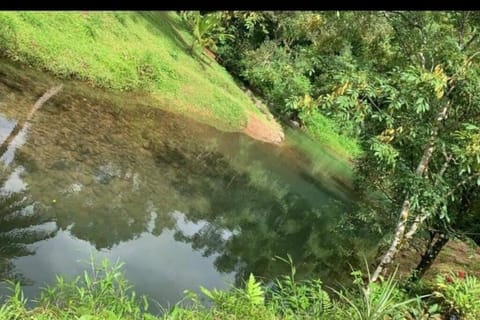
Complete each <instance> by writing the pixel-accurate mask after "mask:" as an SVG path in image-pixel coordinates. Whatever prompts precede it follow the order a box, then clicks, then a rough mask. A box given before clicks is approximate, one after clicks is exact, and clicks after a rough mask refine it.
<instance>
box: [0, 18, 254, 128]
mask: <svg viewBox="0 0 480 320" xmlns="http://www.w3.org/2000/svg"><path fill="white" fill-rule="evenodd" d="M190 43H191V36H190V35H189V33H188V32H187V31H186V29H185V27H184V24H183V22H182V21H181V19H180V17H179V16H178V15H177V14H175V13H173V12H0V50H1V51H2V53H3V54H4V55H6V56H7V57H8V58H11V59H14V60H18V61H21V62H23V63H27V64H30V65H33V66H36V67H40V68H42V69H44V70H47V71H50V72H53V73H54V74H55V75H57V76H60V77H64V78H71V77H73V78H78V79H81V80H85V81H88V82H90V83H92V84H94V85H96V86H99V87H104V88H108V89H117V90H147V91H149V92H151V93H152V95H153V96H154V97H156V98H158V100H159V101H160V102H162V103H160V104H161V105H162V107H166V108H168V109H170V110H172V111H176V112H181V113H185V114H187V115H190V116H194V117H195V118H196V119H197V120H200V121H202V122H207V123H210V124H213V125H214V126H216V127H217V128H219V129H222V130H228V131H238V130H240V129H242V128H243V127H245V125H246V122H247V113H248V112H255V113H256V114H258V115H259V116H260V117H263V115H262V114H261V113H260V112H258V110H257V109H256V107H255V106H254V104H253V102H252V101H251V100H250V98H248V96H246V95H245V94H244V93H243V92H242V91H241V90H240V89H239V88H238V86H237V85H236V84H235V83H234V81H233V79H232V77H231V76H230V75H229V74H228V73H227V72H226V71H225V70H224V69H223V68H222V67H221V66H219V65H218V64H217V63H215V62H213V60H209V58H207V57H206V56H205V57H204V56H202V55H199V54H196V55H194V56H192V55H190V54H189V52H188V47H189V44H190Z"/></svg>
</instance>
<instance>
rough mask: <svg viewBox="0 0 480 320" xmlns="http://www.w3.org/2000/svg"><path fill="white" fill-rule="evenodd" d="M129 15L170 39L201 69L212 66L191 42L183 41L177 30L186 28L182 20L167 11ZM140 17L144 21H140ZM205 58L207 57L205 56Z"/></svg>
mask: <svg viewBox="0 0 480 320" xmlns="http://www.w3.org/2000/svg"><path fill="white" fill-rule="evenodd" d="M131 17H132V20H133V21H135V22H143V23H146V25H147V26H148V27H149V29H150V30H151V31H152V32H153V33H156V34H160V35H162V36H166V37H168V38H170V39H172V40H173V42H174V43H175V45H176V46H177V47H178V48H180V49H181V50H182V51H183V52H184V53H186V54H188V55H190V56H191V57H193V58H194V59H195V60H196V61H197V62H199V63H200V66H201V67H202V69H203V70H205V67H210V68H211V67H212V66H211V62H206V61H205V59H204V58H203V57H202V54H199V53H198V52H197V51H196V50H191V43H188V42H187V41H185V39H184V37H183V36H182V35H181V33H180V32H179V31H178V30H179V29H187V26H186V25H185V24H184V23H183V22H182V21H176V20H175V19H173V18H172V17H171V15H169V14H168V12H165V11H160V12H159V11H141V12H138V13H134V14H132V15H131ZM140 19H143V20H144V21H140ZM207 58H209V57H208V56H207Z"/></svg>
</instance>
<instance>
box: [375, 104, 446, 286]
mask: <svg viewBox="0 0 480 320" xmlns="http://www.w3.org/2000/svg"><path fill="white" fill-rule="evenodd" d="M448 107H449V103H448V102H447V103H446V104H445V105H444V106H443V107H442V108H441V110H440V111H439V112H438V114H437V116H436V118H435V121H436V123H435V126H434V128H433V130H432V132H431V134H430V138H429V139H428V142H427V145H426V147H425V149H424V151H423V155H422V158H421V160H420V162H419V163H418V166H417V170H416V171H415V174H416V175H417V176H419V177H422V176H423V174H424V173H425V171H426V169H427V167H428V164H429V162H430V159H431V158H432V154H433V151H435V142H436V139H437V136H438V128H439V125H440V122H442V121H443V120H444V119H445V118H446V116H447V112H448ZM409 215H410V195H409V194H407V195H406V197H405V199H404V200H403V205H402V209H401V210H400V214H399V219H398V223H397V227H396V229H395V235H394V237H393V240H392V243H391V244H390V247H389V248H388V250H387V251H386V252H385V254H384V255H383V257H382V259H381V260H380V263H379V264H378V266H377V268H376V269H375V271H374V272H373V274H372V278H371V279H370V282H375V281H377V280H378V277H379V276H380V275H381V274H383V273H385V272H386V271H387V267H388V266H389V265H390V264H391V263H392V261H393V259H395V256H396V255H397V253H398V251H399V250H400V248H401V246H402V244H403V242H404V238H405V230H406V228H407V223H408V217H409ZM422 222H423V221H422ZM417 225H418V224H417ZM415 231H416V229H415Z"/></svg>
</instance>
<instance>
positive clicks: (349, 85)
mask: <svg viewBox="0 0 480 320" xmlns="http://www.w3.org/2000/svg"><path fill="white" fill-rule="evenodd" d="M367 15H370V16H371V17H372V18H375V19H377V20H378V21H383V23H384V25H385V28H384V33H383V36H384V37H385V38H386V39H388V41H387V42H384V43H383V44H381V47H380V50H378V51H377V54H380V56H381V57H382V59H381V60H382V63H381V64H379V63H376V62H375V56H371V57H370V60H371V62H368V61H366V60H365V59H364V58H365V56H363V54H362V52H361V50H360V51H355V50H350V53H349V55H348V56H347V57H346V58H345V59H344V66H343V67H341V66H340V68H339V67H337V68H336V70H335V71H336V73H335V75H334V76H333V78H334V79H336V84H335V82H330V83H329V85H328V86H326V90H325V89H324V92H323V93H322V94H320V95H319V98H318V103H319V105H320V106H321V107H323V108H324V109H325V110H328V111H330V112H331V113H335V114H336V116H337V117H343V118H344V119H356V122H357V123H358V130H359V135H360V137H361V138H362V141H363V146H364V150H365V155H364V157H363V158H362V159H360V160H359V162H358V166H357V168H358V172H359V173H360V176H361V177H362V179H363V186H364V188H365V189H366V190H368V191H371V192H381V193H382V194H383V195H384V196H385V199H388V201H387V202H386V203H387V205H386V206H385V209H386V210H385V211H384V212H379V213H380V214H386V215H389V214H390V213H389V211H390V212H393V211H397V212H398V216H397V223H396V227H395V231H394V235H393V238H392V239H391V240H390V246H389V248H388V249H387V250H386V251H385V253H384V254H383V256H382V258H381V259H380V262H379V263H378V266H377V267H376V269H375V271H374V273H373V275H372V281H376V280H377V279H378V277H379V276H380V275H381V274H382V273H384V272H385V271H386V269H387V268H388V266H389V265H390V264H391V263H392V261H393V259H394V258H395V255H396V254H397V252H398V251H399V249H400V248H402V247H404V246H406V245H408V244H409V242H410V240H411V239H412V238H413V237H414V236H415V235H417V233H418V231H419V230H427V231H428V229H430V231H433V230H434V229H438V228H439V227H440V228H441V233H443V234H445V235H447V234H448V233H449V232H450V231H449V230H450V229H449V225H450V224H451V221H452V220H453V219H455V218H456V216H458V215H461V214H462V212H461V211H459V210H453V209H452V208H454V207H455V205H456V204H457V203H458V202H459V201H460V200H461V193H462V191H463V190H465V189H466V188H467V189H468V188H471V187H472V186H473V185H474V184H480V179H479V177H480V128H479V127H478V126H476V125H475V122H476V121H478V120H479V119H480V106H479V104H478V103H479V102H480V94H479V92H478V89H476V88H478V87H479V85H480V68H479V65H478V53H480V51H479V49H480V46H479V43H478V41H477V40H478V36H477V32H476V30H477V26H478V22H479V15H478V13H471V12H408V13H407V12H389V13H368V14H367ZM352 22H353V25H354V26H355V22H354V21H352ZM357 26H358V24H357ZM377 45H378V44H377ZM366 49H368V48H366ZM364 50H365V49H364ZM366 51H367V52H369V54H371V53H372V52H373V51H372V50H366ZM449 208H450V210H449ZM392 218H393V216H392ZM433 244H435V242H433Z"/></svg>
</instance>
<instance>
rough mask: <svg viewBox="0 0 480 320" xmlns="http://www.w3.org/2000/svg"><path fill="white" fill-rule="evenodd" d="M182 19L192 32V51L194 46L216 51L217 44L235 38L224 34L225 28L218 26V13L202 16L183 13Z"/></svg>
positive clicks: (195, 12) (193, 12) (188, 12)
mask: <svg viewBox="0 0 480 320" xmlns="http://www.w3.org/2000/svg"><path fill="white" fill-rule="evenodd" d="M182 17H183V19H185V21H187V23H188V25H189V26H190V29H191V30H192V34H193V42H192V46H191V49H192V50H193V49H194V47H195V45H199V46H200V47H202V48H204V47H207V48H209V49H212V50H213V51H216V50H217V45H216V43H217V42H224V41H225V40H226V39H230V40H233V39H234V38H235V37H234V36H233V35H232V34H229V33H225V28H224V27H223V26H222V25H221V24H220V22H221V17H220V15H219V14H218V13H210V14H206V15H202V14H200V11H184V12H183V13H182Z"/></svg>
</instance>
